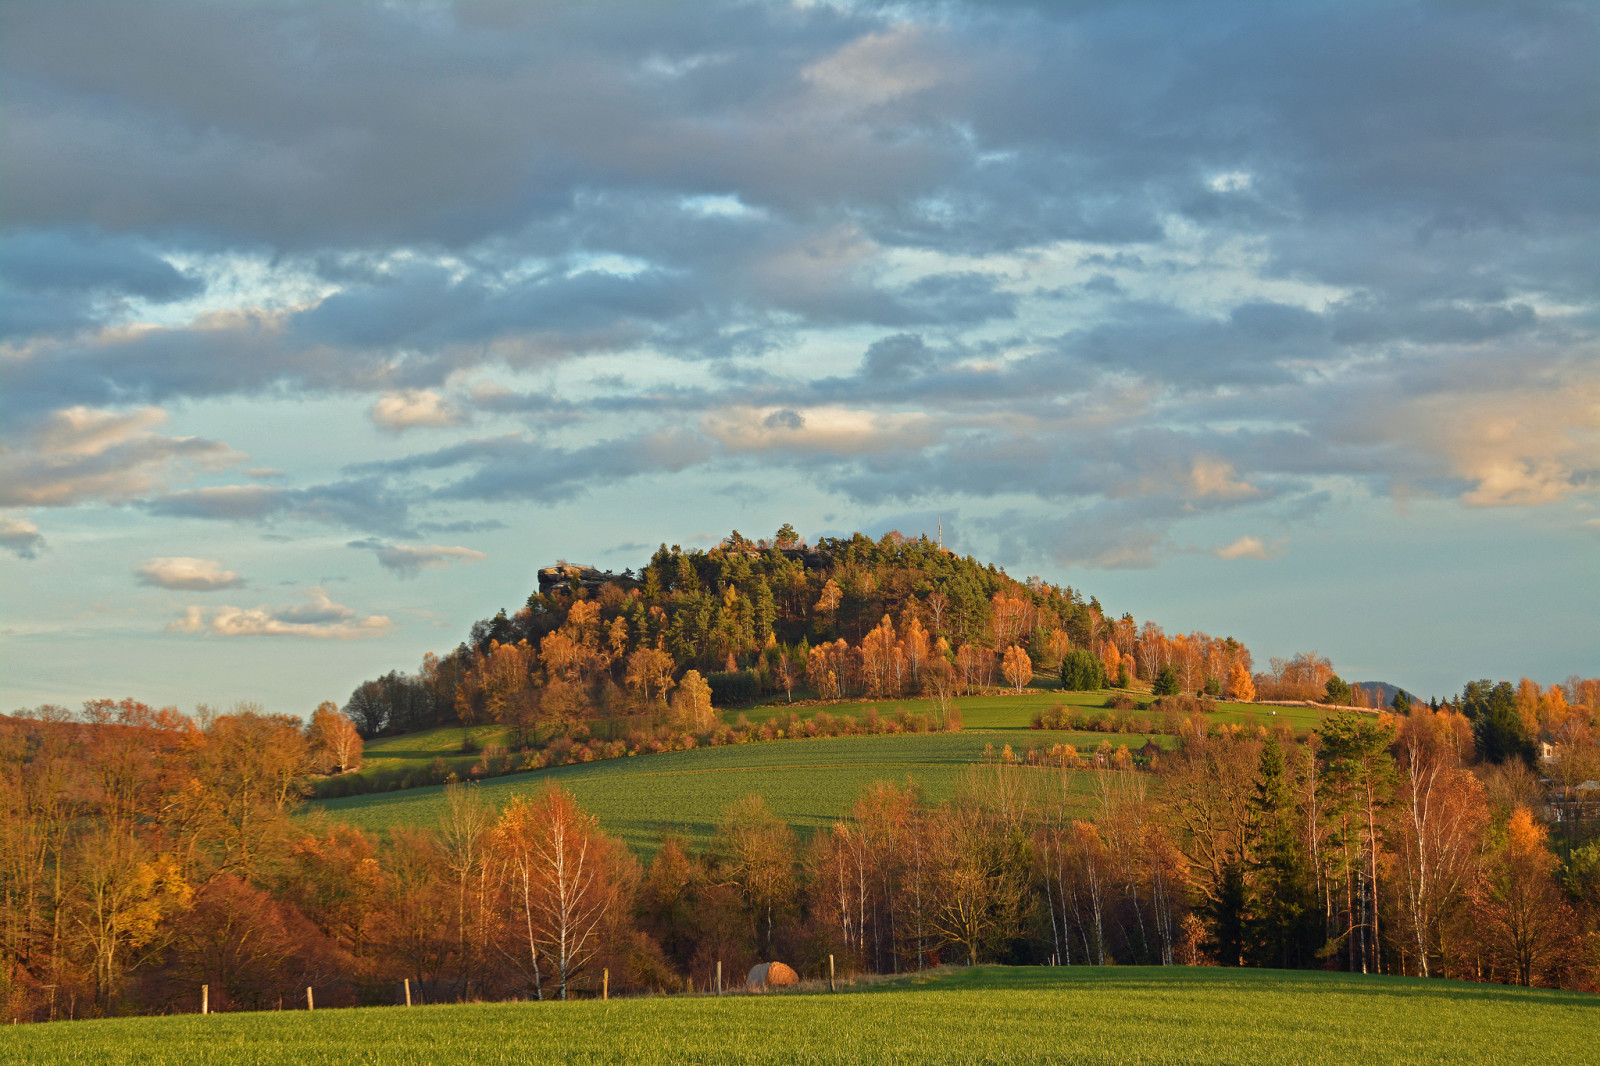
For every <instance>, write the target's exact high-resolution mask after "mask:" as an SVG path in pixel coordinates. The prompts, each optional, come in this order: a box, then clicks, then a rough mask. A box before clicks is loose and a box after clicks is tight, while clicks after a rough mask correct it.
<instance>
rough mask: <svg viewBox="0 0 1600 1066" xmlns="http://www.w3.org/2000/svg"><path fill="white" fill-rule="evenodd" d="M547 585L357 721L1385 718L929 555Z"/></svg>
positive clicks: (1317, 664)
mask: <svg viewBox="0 0 1600 1066" xmlns="http://www.w3.org/2000/svg"><path fill="white" fill-rule="evenodd" d="M547 581H548V582H549V584H548V586H546V582H547ZM541 586H542V588H541V591H537V592H535V593H533V594H532V595H530V596H529V597H528V599H527V601H526V602H525V603H524V604H523V606H522V607H521V608H519V609H518V610H516V611H515V612H513V613H510V614H507V613H506V612H505V611H503V610H502V611H501V612H500V613H499V614H497V615H495V616H494V617H493V618H489V619H485V620H483V621H480V622H478V623H476V624H474V625H473V627H472V631H471V634H470V636H469V638H468V639H467V640H465V641H463V642H462V643H461V644H460V645H458V646H457V647H456V648H455V649H453V650H451V651H449V652H447V653H445V654H444V655H442V656H441V655H434V654H429V655H428V656H426V657H425V658H424V660H423V662H422V664H421V667H420V669H419V670H418V671H417V672H416V673H414V674H408V673H404V672H401V671H393V672H391V673H389V674H387V675H385V676H383V677H380V678H377V679H374V680H372V681H368V682H366V683H365V684H363V685H361V686H360V687H358V688H357V689H356V690H355V692H354V693H353V694H352V695H351V697H350V699H349V701H348V702H347V703H346V705H345V708H344V709H345V712H346V714H347V715H348V716H349V717H350V718H351V719H352V720H353V721H354V722H355V723H356V725H357V727H358V729H359V730H360V732H361V733H362V735H363V736H365V737H369V738H370V737H374V736H379V735H385V734H392V733H404V732H411V731H415V730H419V729H425V728H430V727H433V726H438V725H444V724H450V723H456V722H460V723H463V724H469V725H470V724H475V723H483V722H497V723H502V724H506V725H509V726H511V727H512V728H513V730H514V735H515V737H516V739H517V741H518V742H519V744H518V746H519V747H529V748H531V747H535V746H537V745H538V744H539V742H540V739H541V738H548V737H551V736H558V735H562V734H563V733H566V732H568V731H570V729H571V727H572V726H573V725H575V724H577V723H589V728H590V730H591V731H599V730H601V729H605V730H607V735H608V736H609V735H610V734H611V733H612V732H615V728H613V727H614V726H616V724H617V723H619V722H622V721H623V720H626V719H629V718H636V717H639V716H644V717H647V718H649V719H650V723H649V724H650V725H652V726H654V727H661V726H663V725H669V724H672V723H674V722H676V723H677V724H678V725H680V726H686V727H695V728H699V727H704V726H705V725H707V724H708V723H709V721H710V710H711V708H712V707H713V706H715V707H727V706H737V705H740V704H744V703H749V702H752V701H755V700H758V699H761V698H763V697H772V696H780V695H781V696H782V697H783V698H784V700H785V701H788V702H793V701H794V700H796V699H801V700H807V701H816V700H823V701H830V700H852V699H858V698H871V699H893V698H897V697H910V696H936V697H938V698H939V699H940V701H941V703H942V704H943V703H945V702H947V701H948V700H949V699H951V698H952V697H955V696H958V695H971V694H974V693H976V692H980V691H986V690H990V689H993V688H996V687H1000V688H1013V689H1016V690H1020V689H1022V688H1024V687H1026V686H1028V685H1029V684H1031V682H1032V680H1033V678H1034V676H1035V674H1036V673H1043V674H1046V675H1052V676H1053V675H1057V674H1059V673H1060V671H1061V670H1062V667H1063V665H1064V664H1067V663H1069V662H1070V663H1071V664H1072V667H1073V669H1072V671H1070V672H1069V674H1068V675H1067V681H1068V682H1069V683H1070V684H1071V685H1072V687H1078V688H1084V689H1098V688H1100V687H1102V685H1103V684H1111V685H1114V686H1117V687H1121V688H1129V687H1130V686H1137V687H1142V688H1143V689H1145V690H1149V691H1153V692H1154V693H1155V694H1156V695H1163V694H1167V695H1175V694H1179V693H1189V694H1191V695H1194V694H1203V695H1210V696H1214V697H1225V698H1229V699H1239V700H1246V701H1248V700H1251V699H1261V700H1269V699H1273V700H1332V702H1335V703H1340V704H1354V705H1357V706H1376V705H1379V702H1380V701H1378V700H1377V699H1375V698H1374V697H1375V696H1376V695H1377V693H1376V692H1374V693H1367V692H1363V691H1361V690H1360V689H1359V687H1352V686H1350V685H1347V684H1346V683H1345V682H1343V681H1342V680H1340V679H1339V678H1338V677H1337V676H1336V675H1335V674H1334V672H1333V667H1332V664H1331V663H1330V662H1329V661H1328V660H1327V659H1326V658H1321V657H1319V656H1317V655H1316V654H1315V653H1305V654H1302V655H1297V656H1294V657H1292V658H1289V659H1281V660H1273V662H1272V663H1271V666H1270V669H1269V670H1266V671H1263V672H1260V673H1253V672H1252V671H1253V660H1252V657H1251V654H1250V651H1249V649H1248V648H1246V647H1244V645H1242V644H1241V643H1240V642H1239V641H1237V640H1234V639H1233V638H1231V637H1227V638H1218V637H1212V636H1210V635H1208V634H1205V633H1202V632H1192V633H1187V634H1185V633H1177V634H1172V635H1170V636H1169V635H1168V634H1167V633H1165V632H1164V631H1163V629H1162V627H1161V626H1160V625H1158V624H1157V623H1155V622H1154V621H1145V622H1144V623H1143V624H1142V625H1141V624H1140V623H1139V622H1137V621H1136V620H1135V619H1134V617H1133V616H1132V615H1131V614H1123V615H1121V616H1120V617H1111V616H1110V615H1109V613H1108V612H1107V611H1106V610H1105V609H1104V608H1102V606H1101V605H1100V602H1099V601H1098V600H1097V599H1094V598H1090V599H1089V600H1087V601H1086V600H1085V599H1084V598H1083V596H1082V595H1081V594H1080V593H1079V592H1078V591H1077V590H1075V589H1072V588H1071V587H1059V586H1056V585H1053V584H1050V583H1047V582H1044V581H1042V580H1040V579H1039V578H1036V577H1030V578H1028V579H1027V580H1026V581H1018V580H1016V579H1015V578H1012V577H1011V576H1009V575H1008V574H1006V572H1005V571H1004V570H1002V569H999V568H998V567H995V566H993V565H983V564H981V563H979V562H977V561H976V560H974V559H972V558H971V557H966V558H963V557H960V556H957V555H955V554H953V553H951V552H949V551H947V550H944V549H942V548H941V547H939V546H938V545H937V544H935V543H934V542H932V541H930V540H929V539H928V538H926V537H922V538H917V539H907V538H904V537H901V536H900V535H899V534H897V533H889V534H885V535H884V537H882V538H881V539H880V540H877V541H874V540H871V539H869V538H867V537H864V536H862V535H860V534H856V535H855V536H854V537H852V538H849V539H847V540H846V539H823V540H822V541H820V542H819V543H818V544H817V545H816V546H815V547H810V546H807V545H805V544H803V543H802V542H800V540H799V538H798V537H797V536H796V535H795V534H794V531H793V528H792V527H790V526H785V527H784V528H783V529H782V530H780V531H779V532H778V534H777V536H776V537H774V538H773V539H771V540H761V541H750V540H747V539H745V538H744V537H742V536H740V534H739V533H738V532H737V531H735V532H734V533H733V534H731V535H730V536H729V537H728V538H726V539H725V540H724V541H723V542H722V543H721V544H720V545H719V546H717V547H716V548H713V549H711V550H710V551H689V552H685V551H683V550H682V549H681V548H679V547H677V546H673V547H672V548H668V547H667V546H666V545H662V546H661V548H660V549H659V550H658V551H656V553H655V554H654V556H652V558H651V560H650V562H649V564H648V565H646V566H645V567H644V568H643V570H642V571H641V572H640V573H639V574H638V575H635V574H633V573H632V572H631V571H625V572H624V573H623V574H622V575H611V574H600V573H599V572H597V571H594V570H592V569H589V568H585V567H579V566H569V565H567V564H564V563H563V564H558V565H557V566H555V567H551V568H549V569H548V570H546V571H542V572H541ZM1330 683H1331V685H1332V687H1331V688H1330ZM596 723H598V724H596ZM616 728H620V726H616Z"/></svg>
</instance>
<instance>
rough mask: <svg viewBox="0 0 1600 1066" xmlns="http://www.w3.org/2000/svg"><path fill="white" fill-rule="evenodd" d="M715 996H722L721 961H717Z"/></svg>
mask: <svg viewBox="0 0 1600 1066" xmlns="http://www.w3.org/2000/svg"><path fill="white" fill-rule="evenodd" d="M717 995H719V996H720V995H722V960H721V959H718V960H717Z"/></svg>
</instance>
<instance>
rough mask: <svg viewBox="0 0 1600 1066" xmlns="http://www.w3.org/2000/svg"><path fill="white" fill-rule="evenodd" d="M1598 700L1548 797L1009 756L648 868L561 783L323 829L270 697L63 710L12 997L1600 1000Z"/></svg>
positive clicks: (15, 922)
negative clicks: (181, 708)
mask: <svg viewBox="0 0 1600 1066" xmlns="http://www.w3.org/2000/svg"><path fill="white" fill-rule="evenodd" d="M1497 687H1498V686H1493V687H1491V689H1490V696H1491V698H1492V697H1493V692H1494V690H1495V688H1497ZM1469 688H1470V687H1469ZM1480 688H1481V686H1480ZM1535 688H1537V686H1535ZM1470 691H1473V692H1477V691H1479V688H1470ZM1512 693H1513V700H1515V698H1516V690H1515V689H1513V690H1512ZM1592 695H1593V686H1590V685H1588V683H1585V685H1584V686H1582V687H1580V688H1579V689H1578V690H1577V691H1575V692H1574V691H1569V689H1567V688H1563V689H1562V692H1561V695H1560V696H1559V697H1556V696H1552V695H1550V693H1549V691H1548V690H1540V691H1539V692H1538V694H1537V696H1538V698H1537V700H1536V702H1535V711H1534V713H1535V715H1536V716H1537V715H1538V714H1539V713H1541V711H1540V709H1541V708H1542V713H1543V714H1544V715H1545V718H1544V719H1543V725H1542V728H1544V729H1545V730H1546V731H1553V733H1552V735H1555V736H1557V738H1558V739H1557V741H1556V743H1555V744H1554V745H1553V746H1552V753H1551V754H1550V755H1549V757H1548V758H1546V759H1544V760H1543V761H1542V762H1541V763H1540V770H1541V772H1540V773H1536V772H1535V771H1534V770H1533V769H1532V768H1531V767H1530V765H1529V763H1528V762H1527V761H1525V759H1524V758H1523V756H1522V755H1520V754H1517V753H1509V754H1498V753H1496V752H1493V751H1488V750H1485V749H1484V748H1482V747H1480V745H1479V741H1478V737H1479V736H1480V735H1481V730H1480V728H1479V723H1480V722H1482V721H1483V720H1484V714H1485V713H1486V712H1485V711H1484V709H1482V708H1468V709H1469V710H1471V711H1472V714H1469V713H1467V710H1458V709H1456V708H1455V707H1453V706H1450V707H1443V708H1440V709H1437V710H1436V709H1434V708H1431V707H1427V706H1424V705H1420V704H1418V705H1415V706H1413V707H1411V708H1410V710H1409V712H1408V713H1407V714H1404V715H1394V714H1360V713H1356V712H1343V713H1339V714H1335V715H1333V716H1330V717H1329V718H1328V719H1327V720H1326V722H1325V723H1324V724H1323V725H1322V727H1321V728H1319V729H1318V730H1316V731H1314V732H1308V733H1305V734H1302V735H1299V736H1297V735H1295V734H1293V733H1292V732H1290V731H1289V730H1287V729H1281V728H1280V729H1277V730H1269V729H1267V728H1265V727H1262V726H1242V725H1231V724H1223V723H1218V722H1216V721H1215V720H1210V721H1208V720H1207V719H1205V718H1204V716H1196V717H1191V718H1189V719H1186V720H1185V721H1184V722H1183V723H1182V725H1181V727H1180V729H1179V735H1178V738H1177V747H1176V749H1175V750H1172V751H1170V752H1163V753H1161V754H1160V755H1159V756H1158V757H1156V758H1153V759H1151V760H1150V764H1153V765H1150V766H1149V769H1147V770H1141V769H1139V768H1137V767H1136V766H1135V765H1134V763H1133V762H1132V760H1130V759H1129V758H1127V757H1126V749H1122V750H1121V751H1119V752H1118V753H1117V754H1116V757H1090V758H1088V759H1085V758H1083V757H1082V756H1080V754H1079V753H1078V752H1077V751H1076V750H1075V749H1072V748H1071V747H1070V746H1068V745H1053V746H1050V747H1045V746H1042V745H1041V746H1036V747H1033V748H1031V749H1028V750H1024V751H1021V752H1016V751H1012V750H1011V749H1009V748H1007V749H1006V750H1004V751H1002V752H1001V753H999V754H998V755H996V756H995V757H993V758H991V759H988V760H986V761H985V762H983V763H980V764H975V765H973V766H972V767H970V768H969V769H968V771H967V772H966V775H965V777H964V779H963V780H962V781H961V783H960V785H959V787H958V788H957V789H956V791H955V794H954V795H953V796H952V797H950V798H949V799H948V800H945V801H943V802H937V803H935V802H930V801H929V800H928V799H927V798H926V797H924V796H923V795H922V794H921V793H920V791H919V789H918V786H917V785H916V784H915V783H914V782H911V781H907V782H906V783H904V784H897V783H893V782H878V783H875V784H873V785H870V786H869V787H867V788H866V789H864V790H863V792H862V794H861V795H860V797H859V798H858V799H857V801H856V802H855V804H854V806H853V808H852V810H851V811H850V813H849V815H848V816H847V817H845V818H842V819H840V820H839V821H838V822H837V823H836V824H834V825H833V826H831V827H830V828H828V829H826V830H823V831H819V832H817V833H815V834H813V835H812V836H811V837H810V838H809V839H801V838H800V837H798V836H797V835H796V834H795V833H794V832H793V830H792V829H791V828H790V827H789V826H788V825H786V824H785V823H784V822H783V821H782V820H781V819H779V818H778V817H777V816H776V815H775V814H774V813H773V812H772V811H770V810H769V809H768V808H767V806H766V804H765V803H764V801H763V800H762V799H761V798H760V797H759V796H751V797H747V798H746V799H744V800H742V801H739V802H738V803H735V804H734V805H732V806H731V807H730V808H729V809H728V810H727V811H726V812H725V814H724V815H723V817H722V819H721V821H720V823H719V824H718V826H717V827H716V829H715V832H714V834H713V836H712V838H711V840H710V841H709V843H708V844H707V845H706V846H705V847H703V848H698V849H697V848H695V847H693V846H691V844H690V843H688V842H687V841H685V840H683V839H681V838H676V837H672V836H668V837H666V838H665V839H663V840H661V841H660V844H659V846H658V847H657V849H656V851H655V853H654V855H653V857H652V858H651V860H650V861H649V862H648V863H647V864H640V863H639V862H638V861H637V859H636V858H635V857H634V856H633V855H632V854H631V853H630V852H629V851H628V850H627V849H626V848H625V847H623V846H622V845H621V843H620V842H618V841H617V840H616V839H614V838H612V837H610V836H609V835H607V834H606V833H605V832H604V831H603V830H602V829H601V827H600V826H599V824H598V823H597V821H596V820H595V819H594V818H593V817H592V816H590V815H588V814H586V813H585V812H583V811H582V810H581V809H580V808H579V807H578V805H577V804H576V803H575V802H574V801H573V799H572V797H571V796H570V795H568V794H566V793H565V792H563V791H561V790H560V789H559V788H555V787H549V786H547V787H545V788H543V789H542V790H539V791H535V792H533V793H532V794H530V795H525V796H523V797H521V798H519V799H516V800H515V801H513V802H512V803H511V804H510V805H508V806H507V807H505V808H504V809H502V810H494V809H492V808H490V807H489V806H487V805H486V804H485V803H484V802H483V801H482V799H481V798H480V797H479V796H478V794H477V792H476V788H475V786H472V785H459V784H458V785H453V786H450V787H449V788H448V789H447V790H446V797H447V802H446V808H445V813H444V815H443V816H442V817H441V819H440V821H439V823H438V824H437V825H435V826H431V827H396V828H395V829H393V830H391V831H390V832H389V833H388V834H387V835H385V836H381V837H380V836H375V835H372V834H368V833H365V832H362V831H360V830H358V829H355V828H352V827H350V826H347V825H344V824H341V823H338V822H336V821H333V820H330V819H328V818H327V817H325V816H322V815H317V814H313V815H310V816H302V817H293V815H294V813H295V811H296V808H297V807H298V805H299V804H300V803H301V802H302V799H303V797H304V795H305V794H306V791H307V788H308V785H309V782H310V780H311V778H312V777H313V775H315V774H316V773H318V772H319V771H320V770H321V769H322V768H324V767H326V765H327V763H328V761H329V760H331V759H336V758H338V757H339V756H338V753H337V751H336V749H337V743H336V742H334V741H333V740H332V739H331V738H329V737H327V736H326V735H325V734H326V729H325V728H324V729H323V730H321V731H318V730H317V729H315V728H314V729H311V730H308V729H307V728H305V727H304V726H302V725H301V724H300V723H299V722H298V721H297V720H295V719H290V718H285V717H282V716H273V715H267V714H264V713H262V712H261V711H260V709H259V708H256V707H253V706H250V705H240V706H236V707H235V708H233V709H231V710H229V711H228V712H226V713H218V712H216V711H214V710H211V709H209V708H202V709H201V711H200V712H199V713H198V714H196V715H193V716H186V715H180V714H178V713H176V712H175V711H173V710H172V709H170V708H168V709H161V710H156V709H152V708H149V707H147V706H144V705H142V704H138V703H135V702H133V701H123V702H121V703H115V704H113V703H110V702H108V701H96V702H94V703H91V704H90V705H88V706H87V707H86V710H85V713H83V714H81V715H68V714H65V713H64V712H61V711H60V710H59V709H53V708H44V709H41V710H39V711H36V712H33V713H31V714H26V715H17V716H12V717H8V718H5V719H0V789H3V791H0V800H3V803H4V810H3V818H0V870H3V877H0V885H3V889H4V891H3V897H0V907H3V909H0V950H3V952H4V957H3V966H0V1004H3V1005H4V1007H5V1009H6V1011H7V1012H8V1013H9V1014H10V1016H11V1017H13V1018H17V1019H23V1020H27V1019H42V1018H49V1017H84V1016H93V1015H103V1014H113V1013H123V1012H171V1011H186V1010H193V1009H195V1006H196V996H197V990H198V988H199V987H200V986H201V985H203V984H204V985H208V986H209V987H210V990H211V992H210V994H211V1003H212V1005H213V1007H214V1008H215V1009H228V1010H231V1009H271V1008H274V1007H276V1006H280V1005H282V1004H284V1003H288V1004H291V1005H292V1004H294V1003H295V1002H296V1001H297V997H299V996H300V995H301V993H302V992H303V989H304V988H305V987H306V986H308V985H311V986H315V987H316V989H317V997H318V1002H319V1003H321V1004H326V1005H329V1006H333V1005H341V1004H356V1003H385V1002H394V1001H395V999H396V997H397V995H398V991H397V990H398V986H399V982H401V981H402V980H409V981H411V983H412V986H413V989H414V995H415V996H417V997H420V998H421V999H422V1000H424V1001H433V1000H458V999H499V998H534V999H539V998H562V997H572V996H579V995H589V994H592V993H593V992H594V989H595V985H596V981H597V979H598V974H599V973H600V971H602V970H605V971H609V975H610V981H611V987H612V988H613V989H614V990H617V991H637V992H645V991H656V992H670V991H686V990H690V989H698V990H704V989H705V988H706V987H707V985H708V983H709V982H710V981H711V980H712V976H713V974H714V972H715V967H716V964H717V963H718V962H721V963H722V964H723V966H724V967H725V968H727V969H728V971H729V972H731V973H739V972H742V968H743V967H746V966H748V965H750V964H751V963H753V962H755V961H757V960H770V959H773V958H778V959H782V960H784V961H787V962H789V963H790V964H791V965H794V966H795V967H796V968H797V969H799V970H800V971H801V972H802V973H805V974H810V975H817V974H820V973H822V972H824V971H823V967H824V966H825V964H826V959H827V957H828V956H829V955H833V956H834V957H835V959H836V960H837V963H838V965H840V966H841V967H843V968H844V970H845V972H851V971H859V972H904V971H906V970H914V969H917V968H921V967H927V966H932V965H936V964H941V963H970V962H980V961H1000V962H1008V963H1017V964H1045V963H1055V964H1058V965H1080V964H1084V963H1092V964H1096V965H1099V964H1114V963H1143V964H1150V965H1202V964H1214V965H1223V966H1237V965H1250V966H1275V967H1308V968H1324V969H1340V970H1350V971H1356V972H1368V973H1388V974H1413V975H1421V976H1449V977H1457V978H1464V979H1469V980H1481V981H1500V982H1508V983H1519V984H1533V985H1561V986H1564V987H1572V988H1591V989H1592V988H1595V987H1596V981H1597V979H1600V842H1597V841H1596V839H1595V837H1596V832H1597V830H1600V803H1597V798H1600V790H1597V789H1596V788H1594V787H1589V788H1587V789H1585V787H1584V786H1585V785H1591V786H1592V784H1593V780H1594V776H1600V743H1597V741H1596V736H1597V734H1600V721H1597V720H1596V714H1595V704H1594V702H1593V700H1592ZM1573 696H1577V697H1579V698H1585V699H1589V700H1590V702H1589V703H1587V705H1585V704H1582V703H1578V702H1576V701H1575V700H1574V699H1573V698H1572V697H1573ZM1466 702H1467V701H1466V700H1465V699H1464V700H1463V703H1466ZM1515 706H1516V704H1515V702H1514V703H1513V707H1515ZM1558 706H1559V708H1560V709H1558ZM1474 716H1475V717H1474ZM324 726H326V723H324Z"/></svg>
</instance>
